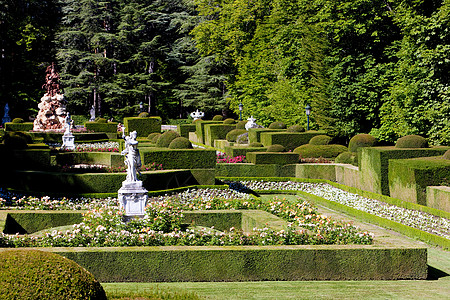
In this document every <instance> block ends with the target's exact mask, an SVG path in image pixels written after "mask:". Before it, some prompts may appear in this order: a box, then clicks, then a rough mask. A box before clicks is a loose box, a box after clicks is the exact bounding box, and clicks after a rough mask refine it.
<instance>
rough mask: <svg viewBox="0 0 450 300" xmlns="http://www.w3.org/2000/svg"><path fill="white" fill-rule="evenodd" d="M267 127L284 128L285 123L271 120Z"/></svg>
mask: <svg viewBox="0 0 450 300" xmlns="http://www.w3.org/2000/svg"><path fill="white" fill-rule="evenodd" d="M269 129H286V124H284V123H283V122H279V121H277V122H272V123H271V124H270V125H269Z"/></svg>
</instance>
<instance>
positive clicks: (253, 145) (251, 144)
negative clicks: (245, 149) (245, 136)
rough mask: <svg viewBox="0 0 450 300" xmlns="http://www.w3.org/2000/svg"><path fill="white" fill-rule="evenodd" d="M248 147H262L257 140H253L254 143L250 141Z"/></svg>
mask: <svg viewBox="0 0 450 300" xmlns="http://www.w3.org/2000/svg"><path fill="white" fill-rule="evenodd" d="M248 146H249V147H262V146H263V144H261V143H259V142H254V143H250V144H249V145H248Z"/></svg>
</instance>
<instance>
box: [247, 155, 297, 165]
mask: <svg viewBox="0 0 450 300" xmlns="http://www.w3.org/2000/svg"><path fill="white" fill-rule="evenodd" d="M246 158H247V161H248V162H250V163H253V164H256V165H259V164H277V165H289V164H296V163H298V160H299V156H298V154H296V153H288V152H247V156H246Z"/></svg>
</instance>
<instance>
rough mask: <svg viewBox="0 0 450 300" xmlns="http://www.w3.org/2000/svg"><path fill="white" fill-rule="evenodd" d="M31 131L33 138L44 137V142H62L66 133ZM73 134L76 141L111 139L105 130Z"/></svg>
mask: <svg viewBox="0 0 450 300" xmlns="http://www.w3.org/2000/svg"><path fill="white" fill-rule="evenodd" d="M29 133H30V134H31V136H32V137H33V138H43V142H44V143H61V142H62V136H63V134H64V133H62V132H45V131H32V132H29ZM72 134H73V135H74V136H75V143H84V142H90V143H92V142H97V141H108V140H109V136H108V134H107V133H105V132H88V133H80V132H72ZM116 138H117V137H116Z"/></svg>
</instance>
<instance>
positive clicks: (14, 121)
mask: <svg viewBox="0 0 450 300" xmlns="http://www.w3.org/2000/svg"><path fill="white" fill-rule="evenodd" d="M12 122H13V123H23V122H24V121H23V119H22V118H14V119H13V120H12Z"/></svg>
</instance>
